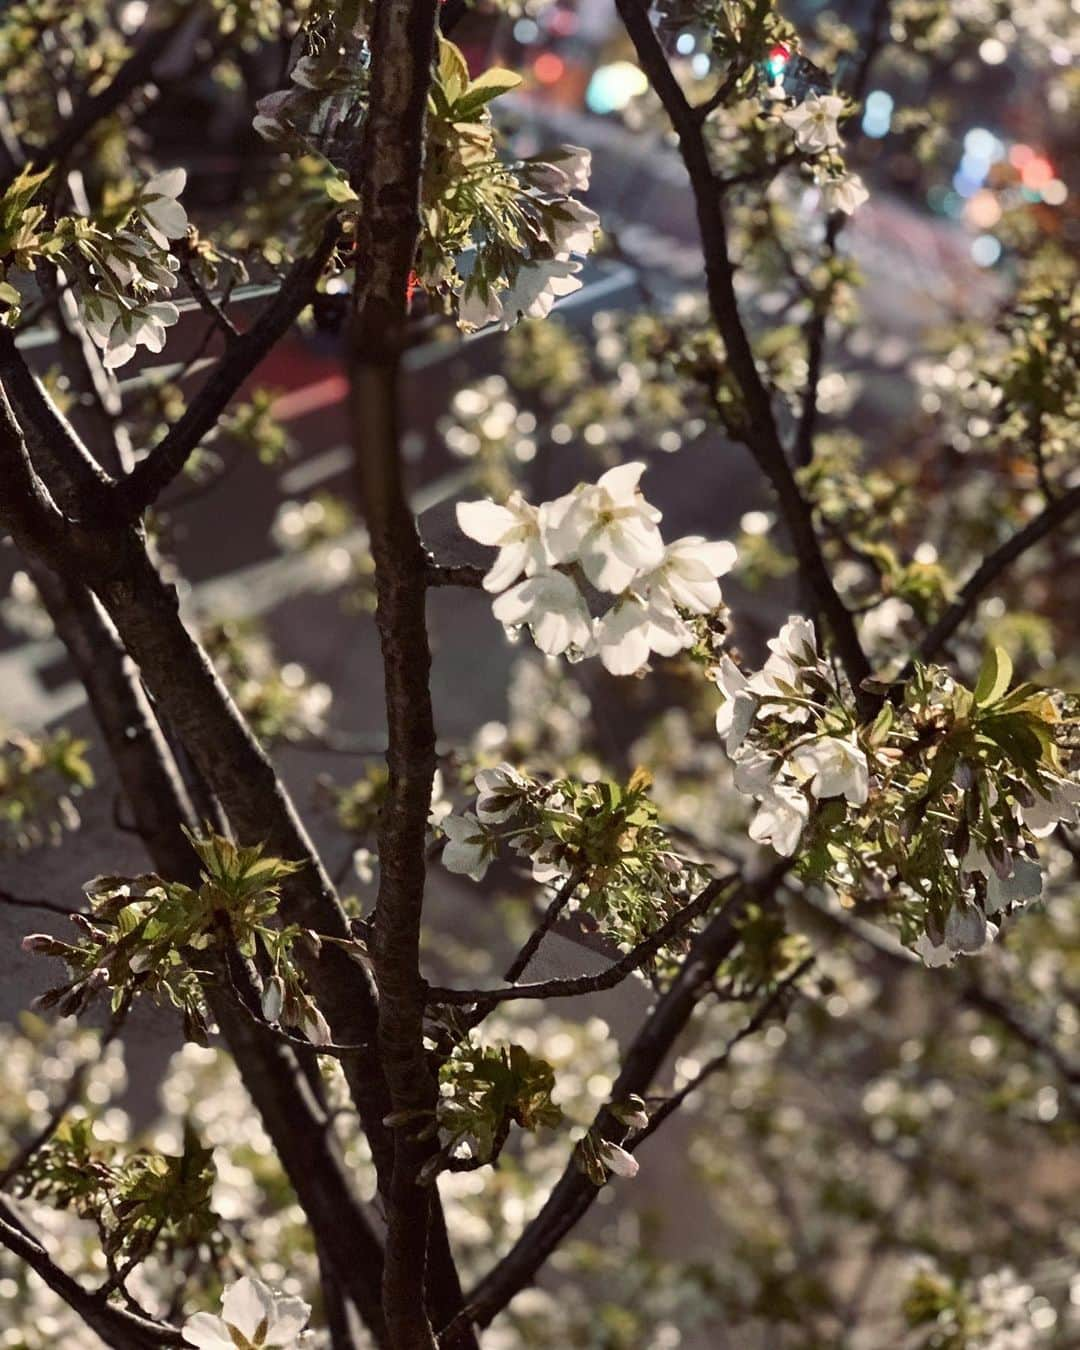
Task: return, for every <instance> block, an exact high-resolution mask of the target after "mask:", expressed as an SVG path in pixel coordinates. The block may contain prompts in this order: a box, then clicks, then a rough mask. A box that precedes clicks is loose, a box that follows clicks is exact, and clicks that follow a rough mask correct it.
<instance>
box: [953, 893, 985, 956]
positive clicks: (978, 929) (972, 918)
mask: <svg viewBox="0 0 1080 1350" xmlns="http://www.w3.org/2000/svg"><path fill="white" fill-rule="evenodd" d="M996 932H997V929H996V928H995V927H994V925H993V924H990V923H987V922H986V915H985V914H984V913H983V912H982V910H981V909H977V908H976V907H975V906H974V905H967V904H963V903H960V904H956V905H954V906H953V907H952V909H950V910H949V915H948V918H947V919H946V920H945V945H946V947H948V948H949V949H950V950H951V951H954V952H958V953H961V954H963V955H969V956H970V955H972V954H974V953H975V952H981V951H982V949H983V948H984V947H985V946H986V945H987V944H988V943H990V942H992V941H993V938H994V934H995V933H996Z"/></svg>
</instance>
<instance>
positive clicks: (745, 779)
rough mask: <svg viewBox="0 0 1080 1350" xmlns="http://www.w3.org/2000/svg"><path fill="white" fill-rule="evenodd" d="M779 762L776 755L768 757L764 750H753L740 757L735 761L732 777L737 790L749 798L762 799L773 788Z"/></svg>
mask: <svg viewBox="0 0 1080 1350" xmlns="http://www.w3.org/2000/svg"><path fill="white" fill-rule="evenodd" d="M777 767H778V761H777V758H776V756H775V755H767V754H765V752H764V751H762V750H751V751H749V753H747V754H744V755H740V756H739V758H738V759H737V760H736V761H735V771H734V773H733V775H732V777H733V779H734V782H735V790H736V791H737V792H742V793H744V794H745V795H746V796H747V797H762V796H764V795H765V794H766V793H767V792H768V791H769V789H770V787H771V786H772V782H773V779H774V778H775V777H776V771H777Z"/></svg>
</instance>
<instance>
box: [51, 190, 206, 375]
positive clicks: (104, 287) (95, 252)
mask: <svg viewBox="0 0 1080 1350" xmlns="http://www.w3.org/2000/svg"><path fill="white" fill-rule="evenodd" d="M186 181H187V174H186V173H185V171H184V170H183V169H170V170H168V171H167V172H165V173H158V174H155V175H154V176H153V177H152V178H149V179H148V180H147V181H146V183H145V184H144V185H143V187H142V188H141V189H140V191H139V192H138V194H137V196H136V197H135V199H134V201H133V202H132V204H131V215H130V219H129V222H128V225H127V227H126V228H124V229H120V230H117V231H114V232H112V233H109V234H106V233H104V232H100V231H97V230H84V231H81V232H79V234H78V235H77V237H76V242H75V250H74V251H75V254H76V257H77V259H78V261H77V262H76V263H75V264H74V267H75V271H76V273H77V274H78V275H79V280H80V281H81V283H82V284H81V285H80V287H79V289H80V292H81V294H80V301H79V309H80V313H81V316H82V320H83V322H84V323H85V324H86V327H87V331H88V332H89V333H90V336H91V337H92V338H93V340H94V342H95V343H96V344H97V345H98V346H99V347H100V348H101V349H102V351H104V353H105V357H104V363H105V365H106V366H107V367H109V368H110V369H115V368H116V367H117V366H122V365H124V364H125V363H126V362H128V361H130V360H131V358H132V357H133V356H134V355H135V350H136V348H137V347H146V348H147V350H148V351H151V352H160V351H161V350H162V348H163V347H164V346H165V330H166V329H167V328H169V327H170V326H171V325H172V324H174V323H176V321H177V319H178V318H179V317H180V312H179V310H178V309H177V308H176V306H175V305H174V304H173V303H172V301H171V300H166V299H164V298H163V297H164V296H165V295H167V294H168V293H169V292H171V291H173V290H174V289H175V288H176V282H177V277H176V273H177V270H178V268H179V264H178V263H177V261H176V259H175V258H174V257H173V256H172V255H171V253H170V252H169V243H170V240H173V239H182V238H183V237H184V235H185V234H186V233H187V215H186V214H185V212H184V208H183V207H182V206H181V205H180V202H179V200H178V199H179V196H180V193H181V192H182V191H183V190H184V184H185V182H186ZM58 261H59V262H60V265H61V267H62V268H63V269H64V270H65V271H70V270H71V264H69V265H68V267H65V266H64V262H63V260H62V258H61V259H58ZM69 279H73V278H69Z"/></svg>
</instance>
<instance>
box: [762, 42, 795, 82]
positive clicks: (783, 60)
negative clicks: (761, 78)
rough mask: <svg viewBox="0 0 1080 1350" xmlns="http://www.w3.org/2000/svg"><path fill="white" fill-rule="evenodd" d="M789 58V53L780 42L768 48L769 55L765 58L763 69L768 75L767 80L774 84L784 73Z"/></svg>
mask: <svg viewBox="0 0 1080 1350" xmlns="http://www.w3.org/2000/svg"><path fill="white" fill-rule="evenodd" d="M790 58H791V52H790V51H789V50H788V48H787V47H785V46H784V44H783V43H782V42H778V43H776V45H775V46H773V47H770V48H769V54H768V56H767V57H766V58H765V69H766V70H767V71H768V73H769V79H770V80H771V81H773V82H774V83H775V81H776V80H777V79H779V77H780V76H781V75H782V74H783V73H784V67H785V66H786V65H787V63H788V61H789V60H790Z"/></svg>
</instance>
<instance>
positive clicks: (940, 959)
mask: <svg viewBox="0 0 1080 1350" xmlns="http://www.w3.org/2000/svg"><path fill="white" fill-rule="evenodd" d="M914 951H915V954H916V955H917V956H920V957H921V958H922V963H923V965H924V966H927V967H929V968H930V969H931V970H933V969H934V968H935V967H937V966H951V965H952V963H953V962H954V961H955V960H956V952H954V951H953V949H952V948H951V947H950V946H948V944H947V943H944V942H933V941H932V940H931V938H930V935H929V933H921V934H920V935H919V938H918V941H917V942H916V943H915V947H914Z"/></svg>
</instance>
